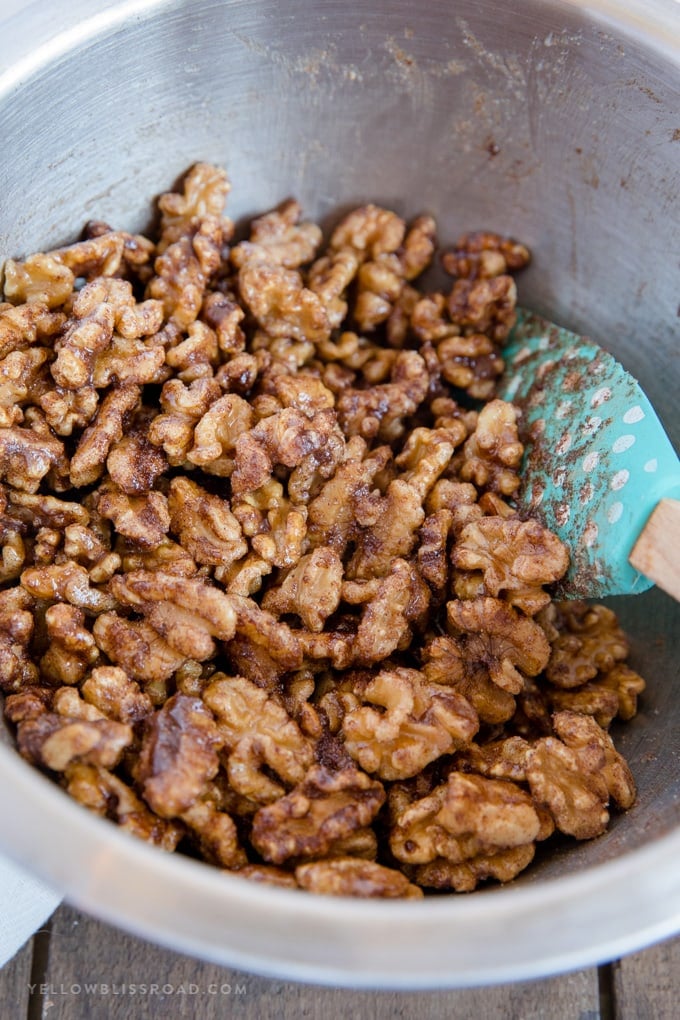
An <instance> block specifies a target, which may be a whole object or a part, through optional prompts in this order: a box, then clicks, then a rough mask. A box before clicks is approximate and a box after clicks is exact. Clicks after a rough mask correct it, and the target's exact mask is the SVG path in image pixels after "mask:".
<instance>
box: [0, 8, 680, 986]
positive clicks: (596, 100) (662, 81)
mask: <svg viewBox="0 0 680 1020" xmlns="http://www.w3.org/2000/svg"><path fill="white" fill-rule="evenodd" d="M9 11H10V14H9V15H3V16H2V17H3V18H4V20H5V24H4V25H3V26H2V31H0V137H2V139H3V145H2V150H1V152H0V166H1V179H2V191H3V194H2V202H1V203H0V262H2V261H3V260H4V258H6V257H8V256H21V255H23V254H27V253H29V252H31V251H35V250H45V249H46V248H47V247H49V246H52V245H55V244H59V243H64V242H67V241H71V240H74V239H75V237H76V236H77V234H78V233H79V231H80V229H81V227H82V225H83V224H84V223H85V222H86V221H87V220H88V219H98V220H106V221H107V222H109V223H111V224H112V225H114V226H116V227H121V228H125V229H131V230H135V229H141V228H143V227H144V226H145V225H146V224H147V223H148V220H149V210H150V208H151V200H152V199H153V197H154V196H155V195H157V194H158V193H159V192H160V191H163V190H166V189H167V187H168V186H169V185H170V184H171V183H172V182H173V181H174V180H175V179H176V178H177V177H178V176H179V175H180V174H181V173H182V172H183V171H184V170H185V169H187V167H188V166H189V165H190V164H191V163H193V162H195V161H196V160H198V159H201V160H208V161H215V162H217V163H220V164H221V165H223V166H225V167H226V169H227V170H228V172H229V175H230V177H231V180H232V183H233V192H232V196H231V197H230V200H229V210H228V211H229V213H230V215H231V216H232V217H234V218H237V219H239V218H242V217H247V216H249V215H251V214H253V213H255V212H258V211H262V210H263V209H266V208H269V207H271V206H272V205H274V204H276V203H277V202H279V201H280V200H281V199H282V198H284V197H286V196H289V195H294V196H295V197H297V198H298V199H299V200H300V201H301V202H302V204H303V206H304V210H305V212H306V213H307V214H308V215H309V216H310V217H312V218H317V219H320V220H321V221H322V222H324V223H330V222H332V220H333V218H334V217H336V216H337V215H338V214H339V213H340V212H341V211H342V210H344V209H346V208H347V207H349V206H351V205H353V204H357V203H360V202H365V201H369V200H372V201H377V202H380V203H383V204H386V205H387V206H389V207H391V208H394V209H396V210H397V211H398V212H400V213H403V214H405V215H407V216H413V215H416V214H417V213H420V212H423V211H428V212H432V213H433V214H434V215H435V216H436V218H437V221H438V225H439V236H440V239H441V240H442V242H444V243H445V242H447V241H452V240H454V239H455V237H456V236H457V235H458V234H459V233H461V232H462V231H465V230H468V229H476V228H489V229H494V230H498V231H500V232H507V233H510V234H512V235H514V236H516V237H518V238H520V239H521V240H522V241H524V242H525V243H526V244H528V245H529V247H530V248H531V249H532V252H533V256H534V258H533V264H532V267H531V268H530V269H529V270H528V271H527V272H526V273H525V274H523V275H522V277H521V278H520V281H519V287H520V298H521V302H522V303H523V304H524V305H526V306H528V307H531V308H533V309H535V310H537V311H539V312H541V313H542V314H545V315H546V316H548V317H549V318H551V319H553V320H555V321H558V322H560V323H562V324H563V325H565V326H567V327H569V328H571V329H574V330H576V331H579V332H585V333H588V334H589V335H591V336H592V337H594V339H596V340H597V341H598V342H600V343H602V344H603V345H605V346H606V347H607V348H608V349H610V350H611V351H612V352H613V353H615V354H616V355H617V356H618V357H619V359H620V360H621V361H622V362H623V363H624V365H625V366H626V368H628V369H629V371H631V372H632V373H633V374H634V375H635V376H637V378H638V379H639V380H640V382H641V383H642V386H643V388H644V389H645V390H646V392H647V393H648V395H649V397H650V399H651V400H652V403H653V404H654V405H655V407H656V408H657V410H658V412H659V415H660V417H661V418H662V420H663V421H664V423H665V425H666V428H667V431H668V432H669V435H670V436H671V439H673V440H674V441H675V443H676V445H677V443H678V441H679V440H680V416H679V415H678V413H677V392H678V385H679V383H680V362H679V359H678V322H679V320H678V302H679V300H680V274H679V272H678V257H679V251H678V241H677V218H676V214H675V211H674V206H675V204H676V203H677V196H678V194H679V193H680V117H679V115H678V110H679V109H680V44H679V45H678V46H677V48H676V49H675V51H674V49H673V43H672V40H673V39H676V40H677V39H679V38H680V8H678V6H677V4H674V3H673V0H667V2H662V0H660V2H658V3H653V4H651V5H645V6H644V8H643V5H642V4H641V3H640V4H636V3H622V4H619V5H618V6H617V7H616V8H615V11H614V13H612V11H611V5H609V4H608V3H604V2H603V3H597V2H596V3H591V4H583V3H579V2H566V0H565V2H547V0H545V2H538V0H524V2H521V3H519V2H518V3H515V4H513V5H512V7H511V8H510V6H509V5H507V4H506V3H504V2H503V0H486V2H484V3H479V2H478V0H456V2H451V0H428V3H427V4H424V3H420V2H417V0H396V2H395V0H392V2H387V0H382V2H379V0H371V2H368V3H366V2H363V3H362V2H359V0H315V2H314V3H312V2H310V0H287V2H286V3H285V4H280V3H278V2H277V0H252V2H245V0H240V2H237V0H234V2H229V0H225V2H222V3H219V2H215V0H192V2H188V0H186V2H181V0H136V2H134V0H133V2H128V3H117V4H113V3H107V2H100V3H92V2H84V0H73V2H66V0H55V2H53V3H52V4H50V5H44V4H42V3H39V2H35V3H22V2H15V3H10V5H9ZM669 40H670V41H669ZM614 608H615V609H616V611H617V612H618V613H619V614H620V618H621V620H622V623H623V625H624V627H625V628H626V630H627V631H628V633H629V634H630V636H631V639H632V646H633V656H632V665H633V667H634V668H635V669H637V670H638V671H639V672H640V673H642V674H643V675H644V676H645V677H646V679H647V681H648V689H647V691H646V693H645V695H644V698H643V701H642V706H641V711H640V713H639V715H638V716H637V718H636V719H635V720H634V722H633V723H630V724H628V725H627V726H626V727H625V729H623V730H622V731H621V732H620V734H618V735H617V737H618V741H619V746H620V748H621V750H622V751H623V753H624V754H625V756H626V757H627V759H628V760H629V762H630V764H631V767H632V769H633V772H634V775H635V778H636V781H637V785H638V789H639V798H638V802H637V804H636V805H635V806H634V807H633V808H632V809H631V810H630V811H629V812H628V813H627V814H626V815H625V816H618V817H615V818H614V819H613V821H612V824H611V828H610V830H609V832H608V833H607V834H606V835H604V836H602V837H600V838H599V839H597V840H594V841H590V842H587V843H582V844H570V845H567V844H566V843H565V845H564V847H563V848H562V849H561V850H559V852H557V853H556V854H553V855H551V856H546V857H545V859H541V860H540V861H538V862H537V863H536V864H535V865H534V866H533V867H532V869H530V871H529V873H528V874H527V875H526V877H525V878H523V879H521V880H520V881H518V882H516V883H515V887H514V888H513V889H512V890H502V889H495V890H488V891H485V892H483V893H475V894H473V895H472V896H469V897H447V898H445V899H444V900H442V899H440V900H438V901H437V902H432V901H428V902H425V903H422V904H401V905H400V904H375V903H365V902H357V903H354V902H352V903H349V902H340V901H329V900H325V899H319V900H313V898H312V897H308V896H306V895H303V894H292V893H288V892H284V891H279V890H265V891H263V890H262V889H261V888H256V887H251V886H250V885H248V884H247V883H244V882H242V881H240V880H237V879H231V878H228V877H227V876H223V875H219V876H218V875H217V873H213V872H212V871H211V870H210V869H208V868H206V867H204V866H202V865H198V864H196V863H195V862H191V861H181V860H180V861H177V860H174V859H172V858H166V857H165V856H164V855H161V854H160V852H156V851H152V850H149V848H147V847H146V846H143V845H141V844H140V845H137V844H136V843H135V842H134V841H132V840H131V839H128V838H127V837H125V836H124V835H122V834H120V833H117V832H115V831H114V830H113V828H112V827H111V826H110V825H108V824H107V823H104V822H100V821H99V820H98V819H95V818H91V817H90V816H89V815H87V814H86V812H84V811H82V809H80V808H79V807H77V806H76V805H73V804H71V803H70V802H68V801H67V798H66V797H65V796H64V795H62V794H60V793H59V792H58V791H57V790H55V789H54V787H53V786H51V784H49V783H48V782H47V781H46V780H45V779H44V778H43V777H41V776H40V775H38V774H37V773H34V772H33V771H32V770H31V769H29V767H28V766H27V765H25V764H24V763H23V762H22V761H21V760H20V759H19V758H18V757H17V756H16V754H15V753H14V752H13V751H11V750H8V749H7V748H6V747H0V752H2V753H1V755H0V775H2V776H3V778H4V781H2V782H0V806H1V807H2V811H3V817H4V818H7V817H14V818H15V819H16V822H15V824H14V825H13V826H11V827H8V826H3V832H2V837H1V840H2V844H3V847H4V849H5V850H6V851H7V852H8V853H10V854H13V855H14V856H15V857H17V858H18V859H22V860H24V861H25V862H26V863H28V864H29V865H30V866H31V867H32V868H34V869H35V870H36V871H38V872H39V873H40V874H41V875H42V876H43V877H45V878H47V879H48V880H51V881H52V882H54V883H55V884H57V885H58V886H59V887H60V888H63V889H65V890H66V891H67V892H68V894H69V895H70V896H71V897H72V898H73V899H74V900H75V901H76V902H78V903H79V904H80V905H82V906H84V907H85V908H86V909H88V910H90V911H91V912H93V913H98V914H100V915H101V916H104V917H107V918H109V919H111V920H114V921H117V922H119V923H120V924H123V925H126V926H128V927H130V928H132V929H134V930H136V931H139V932H141V933H143V934H147V935H149V936H150V937H154V938H157V939H159V940H161V941H164V942H165V943H166V944H171V945H175V946H177V947H178V948H184V949H188V950H190V951H194V952H196V953H199V954H201V955H204V956H208V957H210V958H213V959H217V960H221V961H223V962H232V963H237V964H241V965H243V966H248V967H252V968H254V969H258V970H262V971H265V972H269V973H278V974H285V975H286V976H288V977H306V978H310V979H313V980H335V981H339V982H346V983H354V984H367V983H377V984H383V985H393V986H409V985H410V986H416V985H421V986H427V985H437V984H439V985H446V984H449V985H452V984H464V983H480V982H486V981H493V980H503V979H507V978H508V977H519V976H524V975H535V974H540V973H546V972H548V971H550V970H556V969H560V968H566V967H569V966H572V965H573V966H576V965H578V964H579V963H586V962H594V961H595V960H598V959H604V958H606V957H607V956H608V955H610V954H613V953H614V952H617V951H626V950H627V949H633V948H636V947H638V946H641V945H644V944H645V943H646V942H649V941H651V940H652V939H654V938H657V937H661V936H663V935H665V934H669V933H671V932H673V931H675V930H678V929H679V928H680V876H678V874H677V871H678V869H677V866H676V867H675V868H674V866H673V862H674V861H676V860H677V853H678V851H679V850H680V828H679V826H680V770H679V769H678V740H677V732H678V727H679V725H680V697H678V694H677V692H678V690H679V689H680V688H679V687H678V680H679V676H678V674H679V672H680V667H679V665H678V657H677V654H676V647H675V644H676V640H677V636H678V633H679V627H678V622H679V618H680V617H679V611H678V606H677V605H676V604H675V603H673V602H672V601H671V599H670V598H668V597H667V596H665V595H663V594H661V593H659V592H658V591H652V592H650V593H647V594H646V595H642V596H638V597H636V598H631V599H618V600H616V601H615V604H614ZM4 743H6V744H8V743H9V738H8V736H7V734H5V735H4ZM395 922H396V924H395ZM404 925H405V926H406V928H405V929H404ZM510 930H512V932H513V935H512V939H508V932H509V931H510ZM508 943H512V945H509V944H508Z"/></svg>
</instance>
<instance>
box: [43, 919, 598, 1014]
mask: <svg viewBox="0 0 680 1020" xmlns="http://www.w3.org/2000/svg"><path fill="white" fill-rule="evenodd" d="M45 981H46V983H47V985H48V986H49V988H48V992H47V994H46V996H45V998H44V1001H43V1012H42V1016H43V1017H44V1018H45V1020H86V1018H89V1017H98V1016H100V1015H101V1016H106V1018H107V1020H129V1018H130V1017H134V1018H135V1020H161V1018H163V1020H176V1018H177V1020H180V1018H184V1017H187V1018H192V1020H208V1018H211V1020H212V1018H215V1017H217V1016H229V1017H232V1016H237V1017H239V1018H242V1020H270V1018H272V1020H274V1018H275V1020H300V1018H301V1017H304V1018H305V1020H334V1018H336V1017H337V1018H338V1020H340V1018H341V1017H342V1018H344V1017H350V1016H351V1017H357V1018H361V1020H393V1018H394V1020H397V1018H406V1020H425V1018H427V1020H470V1018H477V1017H479V1018H480V1020H514V1018H516V1020H520V1018H521V1020H599V1017H600V1013H599V1008H598V982H597V972H596V970H595V969H592V970H586V971H579V972H576V973H574V974H570V975H566V976H563V977H556V978H551V979H549V980H547V981H541V982H535V983H531V982H521V983H518V984H512V985H500V986H498V987H496V988H485V989H469V990H462V991H446V992H418V993H415V992H380V991H379V992H373V991H352V990H347V989H337V988H323V987H317V986H312V985H301V984H292V983H289V982H285V981H277V980H268V979H265V978H258V977H254V976H252V975H250V974H244V973H242V972H240V971H233V970H229V969H227V968H222V967H217V966H214V965H211V964H206V963H201V962H199V961H197V960H194V959H192V958H191V957H187V956H181V955H179V954H176V953H172V952H169V951H167V950H164V949H161V948H159V947H157V946H153V945H150V944H149V943H146V942H143V941H141V940H140V939H136V938H133V937H132V936H130V935H126V934H123V933H122V932H119V931H117V930H116V929H114V928H110V927H109V926H108V925H105V924H102V923H101V922H99V921H95V920H93V919H91V918H89V917H86V916H85V915H84V914H81V913H79V912H78V911H75V910H73V909H71V908H69V907H61V908H60V909H59V910H58V911H57V913H56V914H55V916H54V919H53V925H52V937H51V940H50V947H49V961H48V966H47V973H46V976H45ZM133 985H134V986H136V987H135V991H134V992H133V991H132V986H133ZM152 985H156V986H157V989H156V990H154V991H152V990H151V986H152ZM141 986H145V991H144V992H142V991H141ZM163 986H165V989H164V988H163ZM171 989H172V990H171Z"/></svg>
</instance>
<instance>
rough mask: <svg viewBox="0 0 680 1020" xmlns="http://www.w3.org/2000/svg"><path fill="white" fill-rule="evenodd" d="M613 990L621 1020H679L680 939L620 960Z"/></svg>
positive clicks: (617, 1015) (616, 1011) (616, 965)
mask: <svg viewBox="0 0 680 1020" xmlns="http://www.w3.org/2000/svg"><path fill="white" fill-rule="evenodd" d="M613 991H614V1012H615V1016H616V1018H617V1020H677V1018H678V1017H679V1016H680V938H676V939H673V940H671V941H669V942H662V943H661V944H660V945H658V946H653V947H652V948H651V949H647V950H645V952H644V953H635V954H634V955H633V956H627V957H625V958H624V959H622V960H619V961H618V963H616V964H615V965H614V988H613Z"/></svg>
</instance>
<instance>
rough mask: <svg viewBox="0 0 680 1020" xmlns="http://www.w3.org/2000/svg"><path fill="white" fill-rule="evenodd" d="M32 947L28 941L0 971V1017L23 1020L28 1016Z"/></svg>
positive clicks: (8, 1019)
mask: <svg viewBox="0 0 680 1020" xmlns="http://www.w3.org/2000/svg"><path fill="white" fill-rule="evenodd" d="M32 959H33V946H32V942H31V941H30V940H29V942H28V943H27V945H25V946H24V948H23V949H21V950H20V951H19V952H18V953H17V955H16V956H15V957H14V959H13V960H10V962H9V963H8V964H6V965H5V966H4V967H3V968H2V969H1V970H0V1017H2V1018H3V1020H5V1018H7V1020H10V1017H11V1018H12V1020H14V1017H17V1018H20V1020H23V1018H24V1017H25V1016H27V1014H28V1000H29V994H30V993H29V984H30V981H31V962H32Z"/></svg>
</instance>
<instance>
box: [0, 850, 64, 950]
mask: <svg viewBox="0 0 680 1020" xmlns="http://www.w3.org/2000/svg"><path fill="white" fill-rule="evenodd" d="M60 900H61V896H60V895H59V893H56V892H55V891H54V890H53V889H50V888H49V887H48V886H46V885H43V883H42V882H39V881H38V879H37V878H33V876H32V875H28V874H27V873H26V872H25V871H22V869H21V868H18V867H17V866H16V864H13V863H12V862H11V861H8V860H7V858H6V857H0V967H3V966H4V965H5V964H6V963H7V962H8V961H9V960H11V959H12V957H13V956H14V955H15V953H18V952H19V950H20V949H21V947H22V946H23V944H24V943H25V942H26V941H27V940H28V939H30V937H31V935H33V934H34V932H36V931H37V929H38V928H39V927H40V925H41V924H43V923H44V922H45V921H46V920H47V918H48V917H49V916H50V914H52V913H53V911H54V910H56V908H57V907H58V905H59V902H60Z"/></svg>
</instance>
